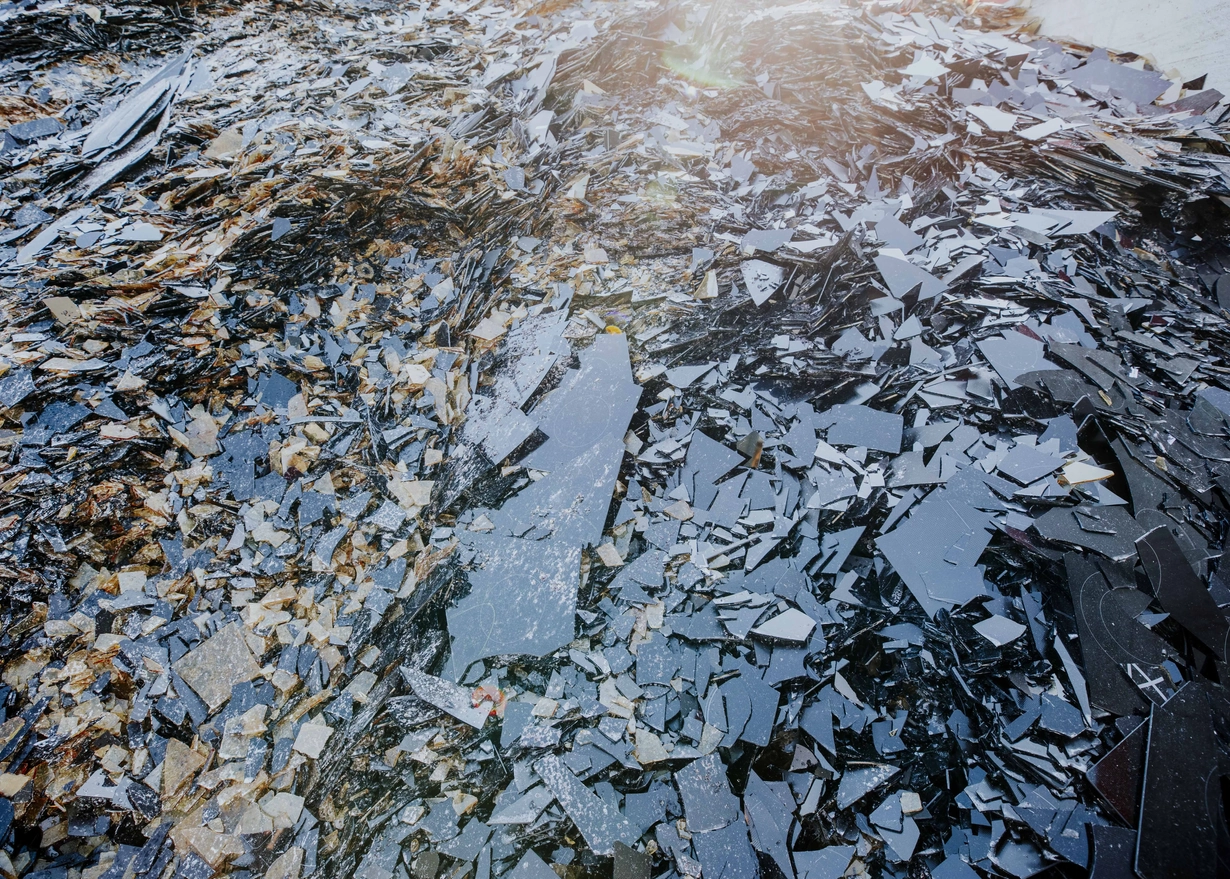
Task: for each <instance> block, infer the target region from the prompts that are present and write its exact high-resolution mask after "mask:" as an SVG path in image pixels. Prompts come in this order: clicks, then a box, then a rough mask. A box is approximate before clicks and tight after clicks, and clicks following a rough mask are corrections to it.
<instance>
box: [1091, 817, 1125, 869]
mask: <svg viewBox="0 0 1230 879" xmlns="http://www.w3.org/2000/svg"><path fill="white" fill-rule="evenodd" d="M1089 831H1090V835H1091V836H1092V837H1093V856H1092V858H1091V860H1090V865H1089V879H1131V877H1132V876H1134V875H1135V872H1134V870H1133V863H1134V862H1135V860H1136V831H1135V830H1133V829H1130V828H1127V827H1113V826H1110V825H1105V824H1094V825H1091V826H1090V828H1089Z"/></svg>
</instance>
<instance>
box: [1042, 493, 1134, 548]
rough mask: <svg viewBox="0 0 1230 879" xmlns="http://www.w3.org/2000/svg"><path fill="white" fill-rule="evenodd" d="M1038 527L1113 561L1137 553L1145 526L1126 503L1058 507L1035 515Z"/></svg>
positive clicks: (1050, 537) (1049, 536)
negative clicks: (1134, 517) (1122, 505)
mask: <svg viewBox="0 0 1230 879" xmlns="http://www.w3.org/2000/svg"><path fill="white" fill-rule="evenodd" d="M1034 528H1035V529H1036V530H1037V531H1038V533H1039V534H1040V535H1041V536H1042V537H1044V538H1046V539H1047V540H1052V541H1055V542H1056V543H1064V544H1070V545H1074V546H1079V547H1083V548H1085V549H1089V550H1092V551H1093V552H1096V553H1099V554H1101V555H1104V556H1106V557H1107V558H1109V559H1111V560H1112V561H1116V562H1122V561H1127V560H1128V559H1130V558H1132V557H1133V556H1134V555H1135V554H1136V541H1137V540H1138V539H1140V538H1141V537H1142V536H1144V533H1145V529H1144V528H1142V527H1141V526H1140V524H1139V523H1138V522H1137V521H1136V520H1135V519H1133V518H1132V516H1131V514H1130V513H1128V512H1127V511H1126V510H1125V509H1123V508H1122V507H1107V506H1100V505H1099V506H1093V505H1086V504H1083V505H1081V506H1078V507H1054V508H1052V509H1051V510H1049V511H1047V512H1046V513H1044V514H1043V515H1041V516H1039V517H1037V518H1036V519H1034Z"/></svg>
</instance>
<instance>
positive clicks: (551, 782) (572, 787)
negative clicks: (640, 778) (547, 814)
mask: <svg viewBox="0 0 1230 879" xmlns="http://www.w3.org/2000/svg"><path fill="white" fill-rule="evenodd" d="M534 769H535V771H537V772H538V775H539V777H540V778H542V780H543V783H544V784H546V786H547V787H549V788H550V789H551V791H552V793H554V794H555V798H556V799H557V800H558V801H559V804H560V806H561V807H562V808H563V809H564V811H565V812H567V813H568V817H569V818H571V819H572V822H573V823H574V824H576V825H577V829H578V830H579V831H580V832H581V835H582V836H583V837H585V841H586V842H587V843H588V844H589V847H590V850H591V851H593V852H594V853H595V854H599V855H605V856H610V855H613V854H614V853H615V847H614V846H615V843H616V842H622V843H623V844H625V845H631V844H632V843H634V842H636V840H637V838H638V837H639V836H640V833H638V832H637V831H636V829H635V828H633V826H632V825H631V824H630V823H629V822H628V819H627V818H625V817H624V816H623V815H621V814H619V810H618V809H616V808H615V807H614V806H612V805H611V804H610V803H608V802H606V801H605V800H603V799H601V798H600V797H598V796H597V795H596V794H594V793H593V792H592V791H590V790H589V789H588V788H587V787H586V786H585V785H583V784H582V783H581V782H580V781H578V780H577V777H576V776H575V775H573V774H572V772H571V771H570V770H569V769H568V767H567V766H565V765H564V762H563V761H562V760H560V758H558V757H544V758H543V759H541V760H539V761H538V762H537V763H535V764H534Z"/></svg>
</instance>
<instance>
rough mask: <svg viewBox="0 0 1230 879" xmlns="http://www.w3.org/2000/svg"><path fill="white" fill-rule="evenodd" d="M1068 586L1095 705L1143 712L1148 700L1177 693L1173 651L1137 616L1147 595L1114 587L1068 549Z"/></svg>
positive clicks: (1122, 712) (1126, 713)
mask: <svg viewBox="0 0 1230 879" xmlns="http://www.w3.org/2000/svg"><path fill="white" fill-rule="evenodd" d="M1064 562H1065V565H1066V567H1067V574H1068V588H1069V590H1070V591H1071V594H1072V605H1073V609H1074V615H1075V617H1076V626H1077V632H1078V633H1079V635H1080V640H1081V651H1082V655H1083V658H1084V669H1085V676H1086V678H1087V679H1088V683H1089V696H1090V699H1091V701H1092V702H1093V704H1095V705H1097V706H1099V707H1101V708H1103V709H1105V710H1107V711H1111V712H1113V713H1115V714H1120V715H1128V714H1133V713H1136V712H1143V711H1144V710H1145V709H1146V708H1147V707H1148V702H1149V701H1150V700H1152V701H1165V699H1167V698H1169V696H1170V694H1171V693H1172V692H1173V690H1172V686H1173V685H1172V684H1171V683H1170V681H1169V675H1168V673H1167V672H1166V671H1165V669H1164V668H1163V663H1165V662H1167V661H1168V660H1173V659H1177V657H1176V656H1175V654H1174V651H1173V650H1172V649H1171V648H1170V647H1169V646H1168V645H1167V644H1166V642H1165V641H1163V640H1162V639H1161V638H1159V637H1158V636H1157V635H1155V634H1154V633H1153V632H1151V631H1150V630H1149V629H1147V628H1146V627H1145V626H1143V625H1141V623H1140V622H1139V621H1138V620H1137V619H1136V617H1137V615H1138V614H1139V612H1140V611H1142V610H1144V608H1145V607H1146V606H1147V604H1148V596H1146V595H1143V594H1142V593H1140V592H1138V591H1137V590H1135V589H1114V590H1112V589H1111V588H1110V586H1109V585H1108V584H1107V582H1106V579H1105V578H1104V577H1103V576H1102V573H1101V571H1099V570H1098V568H1097V566H1096V565H1094V564H1093V563H1092V562H1090V561H1088V560H1087V559H1085V558H1083V557H1081V556H1078V555H1076V554H1073V553H1070V554H1068V555H1067V556H1065V557H1064Z"/></svg>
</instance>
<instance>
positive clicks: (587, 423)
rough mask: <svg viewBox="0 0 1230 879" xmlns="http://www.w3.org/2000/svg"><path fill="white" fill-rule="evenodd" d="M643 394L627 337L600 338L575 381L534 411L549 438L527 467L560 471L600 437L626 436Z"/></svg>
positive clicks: (585, 358)
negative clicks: (635, 374)
mask: <svg viewBox="0 0 1230 879" xmlns="http://www.w3.org/2000/svg"><path fill="white" fill-rule="evenodd" d="M640 395H641V389H640V387H639V386H638V385H637V384H635V383H634V382H633V381H632V370H631V367H630V366H629V363H628V343H627V339H626V337H625V336H623V335H622V334H619V335H602V336H599V337H598V338H597V339H596V340H595V342H594V345H593V347H591V348H589V349H587V350H586V351H585V352H584V353H583V354H582V357H581V369H580V370H579V371H578V372H577V373H576V374H575V376H574V377H573V379H572V381H571V383H570V384H568V385H567V386H566V387H561V388H560V389H559V390H557V391H555V392H554V393H553V394H551V395H550V396H549V397H548V398H547V399H546V400H545V401H544V403H543V404H542V406H540V407H538V408H537V409H535V410H534V411H533V412H532V413H531V417H533V418H535V419H537V420H538V426H539V429H540V430H541V431H542V432H543V433H544V434H546V436H547V441H546V442H545V443H543V445H542V446H540V447H539V448H538V449H536V450H535V451H534V452H531V453H530V454H529V455H528V456H527V457H526V459H525V461H524V463H525V465H526V466H529V467H534V468H537V469H539V470H555V469H556V468H558V467H560V466H562V465H563V464H566V463H567V462H569V461H572V460H573V459H575V458H576V457H578V456H579V455H581V454H582V453H584V452H586V451H588V450H589V449H591V448H592V447H593V445H594V444H595V443H597V442H599V441H601V440H605V439H609V438H611V437H615V438H618V439H620V440H622V439H623V436H624V433H625V432H626V431H627V429H628V422H629V421H630V420H631V419H632V413H633V412H635V411H636V405H637V401H638V400H639V399H640ZM540 410H543V411H540Z"/></svg>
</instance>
